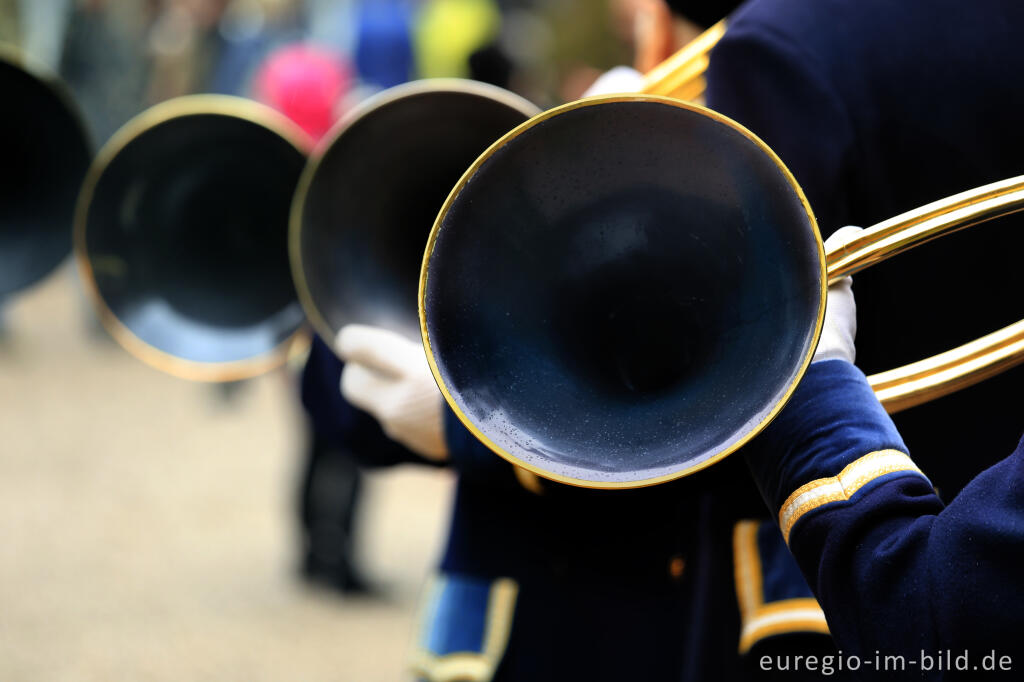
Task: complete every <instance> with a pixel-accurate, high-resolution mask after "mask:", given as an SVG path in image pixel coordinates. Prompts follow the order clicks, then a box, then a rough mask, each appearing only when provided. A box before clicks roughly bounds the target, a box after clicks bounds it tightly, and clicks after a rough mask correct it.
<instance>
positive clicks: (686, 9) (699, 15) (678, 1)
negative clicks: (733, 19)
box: [665, 0, 743, 27]
mask: <svg viewBox="0 0 1024 682" xmlns="http://www.w3.org/2000/svg"><path fill="white" fill-rule="evenodd" d="M665 2H666V4H667V5H668V6H669V8H670V9H671V10H672V11H673V12H675V13H676V14H678V15H680V16H684V17H686V18H687V19H689V20H690V21H692V22H693V23H695V24H697V25H698V26H704V27H708V26H711V25H712V24H714V23H715V22H716V21H718V20H719V19H724V18H725V17H726V16H728V14H729V13H730V12H732V11H733V10H734V9H736V8H737V7H739V6H740V5H742V4H743V0H665Z"/></svg>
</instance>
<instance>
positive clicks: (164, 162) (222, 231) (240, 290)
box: [76, 96, 309, 381]
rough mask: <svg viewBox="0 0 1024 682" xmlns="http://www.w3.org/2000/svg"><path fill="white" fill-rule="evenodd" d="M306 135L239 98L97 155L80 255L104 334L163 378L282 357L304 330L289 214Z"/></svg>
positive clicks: (145, 130)
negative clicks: (289, 241) (294, 278)
mask: <svg viewBox="0 0 1024 682" xmlns="http://www.w3.org/2000/svg"><path fill="white" fill-rule="evenodd" d="M308 145H309V141H308V139H307V138H306V136H305V135H304V134H303V133H302V131H301V130H300V129H299V128H298V127H296V126H295V125H294V124H292V123H291V122H290V121H288V119H286V118H285V117H284V116H281V115H280V114H278V113H276V112H274V111H273V110H271V109H269V108H268V107H265V106H263V105H260V104H257V103H255V102H250V101H247V100H242V99H237V98H231V97H216V96H194V97H185V98H180V99H178V100H172V101H170V102H167V103H165V104H162V105H158V106H156V107H154V108H153V109H150V110H149V111H147V112H145V113H143V114H142V115H141V116H139V117H138V118H136V119H135V120H133V121H131V122H129V123H128V124H127V125H126V126H125V127H124V128H123V129H122V130H121V131H120V132H119V133H118V134H117V135H115V137H114V138H113V139H112V140H111V142H110V143H109V144H108V145H107V147H105V148H104V149H103V150H102V151H101V153H100V155H99V158H98V159H97V161H96V163H95V164H94V165H93V167H92V169H91V170H90V172H89V176H88V177H87V179H86V182H85V185H84V187H83V189H82V194H81V197H80V199H79V206H78V215H77V219H76V249H77V253H78V258H79V263H80V265H81V268H82V273H83V276H84V277H85V279H86V281H87V283H88V284H89V285H90V289H91V290H92V292H93V294H94V295H95V296H94V298H95V300H96V303H97V305H98V307H99V310H100V313H101V316H102V318H103V320H104V322H105V324H106V325H107V327H108V329H109V330H110V331H111V333H112V334H113V335H114V336H115V338H117V339H118V341H120V342H121V343H122V344H123V345H124V346H125V347H126V348H127V349H128V350H129V351H131V352H133V353H134V354H136V355H138V356H139V357H140V358H142V359H143V360H145V361H147V362H149V363H151V364H153V365H155V366H157V367H158V368H160V369H163V370H165V371H168V372H170V373H172V374H177V375H179V376H184V377H187V378H192V379H200V380H218V381H224V380H235V379H241V378H245V377H248V376H252V375H255V374H258V373H260V372H263V371H265V370H266V369H269V368H270V367H273V366H276V365H278V364H280V363H282V362H283V361H284V360H285V357H286V354H287V350H288V346H289V344H290V341H291V339H292V338H293V337H294V336H295V335H296V334H297V333H298V331H299V329H300V327H301V326H302V324H303V321H304V320H303V314H302V309H301V307H300V306H299V303H298V301H297V299H296V296H295V290H294V287H293V286H292V283H291V275H290V272H289V267H288V258H287V226H288V210H289V206H290V203H291V197H292V194H293V193H294V190H295V186H296V183H297V182H298V178H299V175H300V173H301V171H302V167H303V165H304V163H305V150H306V149H307V148H308Z"/></svg>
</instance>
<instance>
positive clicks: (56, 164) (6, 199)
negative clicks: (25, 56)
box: [0, 60, 90, 298]
mask: <svg viewBox="0 0 1024 682" xmlns="http://www.w3.org/2000/svg"><path fill="white" fill-rule="evenodd" d="M0 91H2V92H3V93H5V97H9V98H10V101H12V102H19V103H20V104H21V106H0V131H2V132H0V135H2V136H3V144H2V145H0V149H2V154H3V159H2V163H0V298H3V297H4V296H5V295H7V294H11V293H14V292H15V291H18V290H20V289H23V288H25V287H27V286H29V285H30V284H33V283H35V282H36V281H37V280H39V279H40V278H42V277H44V276H45V275H46V274H48V273H49V272H50V271H51V270H53V268H55V267H56V266H57V265H58V264H59V263H60V262H61V261H62V260H63V259H64V257H65V256H67V254H68V253H69V252H70V251H71V237H70V235H71V222H72V218H73V214H74V209H75V198H76V197H77V195H78V188H79V186H80V185H81V182H82V178H83V177H84V176H85V171H86V169H87V168H88V166H89V159H90V150H89V143H88V140H87V138H86V134H85V131H84V129H83V127H82V124H81V122H80V121H79V119H78V116H77V114H76V113H75V111H74V110H73V109H72V107H71V105H70V103H69V102H68V101H66V100H65V99H64V98H62V97H61V96H60V95H58V94H57V92H56V91H55V90H54V89H53V87H51V86H50V85H47V84H46V83H44V82H42V81H40V80H39V79H38V78H37V77H35V76H34V75H32V74H30V73H28V72H26V71H24V70H22V69H21V68H20V67H18V66H15V65H13V64H10V63H8V62H5V61H3V60H0Z"/></svg>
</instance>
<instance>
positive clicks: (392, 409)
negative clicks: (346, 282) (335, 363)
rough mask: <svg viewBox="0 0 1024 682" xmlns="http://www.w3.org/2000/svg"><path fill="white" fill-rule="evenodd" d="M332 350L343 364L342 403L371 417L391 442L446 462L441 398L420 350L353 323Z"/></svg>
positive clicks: (389, 334)
mask: <svg viewBox="0 0 1024 682" xmlns="http://www.w3.org/2000/svg"><path fill="white" fill-rule="evenodd" d="M335 347H336V350H337V352H338V355H339V356H340V357H341V359H342V360H344V361H345V369H344V371H342V374H341V393H342V395H344V396H345V399H346V400H348V401H349V402H350V403H352V404H353V405H355V406H356V407H358V408H360V409H362V410H365V411H367V412H369V413H370V414H372V415H373V416H374V417H375V418H376V419H377V421H378V422H379V423H380V425H381V428H382V429H383V430H384V433H386V434H387V435H388V437H389V438H391V439H392V440H395V441H397V442H399V443H401V444H402V445H405V446H406V447H407V448H409V449H410V450H412V451H413V452H416V453H417V454H419V455H422V456H423V457H425V458H427V459H431V460H434V461H443V460H446V459H447V458H448V446H447V444H446V443H445V438H444V398H443V396H442V395H441V391H440V390H439V389H438V388H437V384H436V383H435V382H434V376H433V375H432V374H431V372H430V366H429V365H428V364H427V358H426V356H425V355H424V353H423V346H422V345H420V344H419V343H417V342H414V341H410V340H409V339H407V338H405V337H404V336H402V335H401V334H397V333H395V332H391V331H388V330H387V329H381V328H380V327H369V326H365V325H357V324H351V325H347V326H345V327H343V328H342V330H341V331H340V332H339V333H338V338H337V340H336V342H335Z"/></svg>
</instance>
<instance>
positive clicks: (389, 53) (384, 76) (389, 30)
mask: <svg viewBox="0 0 1024 682" xmlns="http://www.w3.org/2000/svg"><path fill="white" fill-rule="evenodd" d="M412 27H413V5H412V3H411V2H410V1H409V0H363V1H362V2H360V3H359V4H358V6H357V9H356V43H355V65H356V70H357V72H358V73H359V78H360V80H361V81H362V83H363V85H364V87H366V88H369V89H370V90H383V89H386V88H390V87H393V86H395V85H399V84H400V83H405V82H406V81H408V80H409V79H410V78H412V77H413V74H414V72H415V63H414V58H413V46H412V34H411V31H412ZM366 94H369V92H366Z"/></svg>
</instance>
